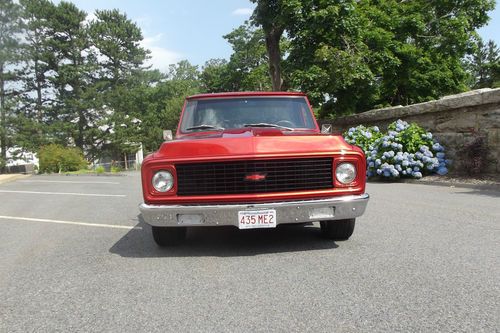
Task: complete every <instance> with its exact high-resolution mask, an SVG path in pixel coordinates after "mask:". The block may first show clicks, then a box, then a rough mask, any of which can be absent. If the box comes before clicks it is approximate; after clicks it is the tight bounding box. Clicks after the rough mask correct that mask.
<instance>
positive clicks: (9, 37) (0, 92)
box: [0, 0, 23, 160]
mask: <svg viewBox="0 0 500 333" xmlns="http://www.w3.org/2000/svg"><path fill="white" fill-rule="evenodd" d="M22 28H23V22H22V20H21V7H20V6H19V5H18V4H17V3H16V2H15V1H12V0H0V151H1V153H0V158H1V159H3V160H6V154H7V148H8V147H9V141H10V140H11V131H12V130H11V125H12V124H13V123H14V121H13V120H12V118H13V114H14V110H13V109H14V105H15V103H16V97H17V95H18V93H17V91H16V89H15V87H16V86H19V78H20V66H17V64H18V63H19V62H21V61H22V60H23V54H22V48H23V45H22V41H21V36H20V35H21V33H22Z"/></svg>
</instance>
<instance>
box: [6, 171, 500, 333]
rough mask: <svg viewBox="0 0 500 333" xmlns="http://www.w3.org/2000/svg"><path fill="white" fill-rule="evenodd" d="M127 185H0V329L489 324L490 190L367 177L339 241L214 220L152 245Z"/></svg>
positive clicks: (499, 282) (492, 315) (493, 251)
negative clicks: (363, 197) (353, 222)
mask: <svg viewBox="0 0 500 333" xmlns="http://www.w3.org/2000/svg"><path fill="white" fill-rule="evenodd" d="M139 182H140V181H139V177H138V174H128V175H126V176H122V177H110V176H108V177H106V176H100V177H91V176H36V177H30V178H28V179H22V180H18V181H16V182H11V183H7V184H2V185H0V332H55V331H61V332H73V331H74V332H76V331H81V332H103V331H108V332H138V331H148V332H151V331H161V332H188V331H189V332H305V331H309V332H395V331H400V332H417V331H420V332H437V331H440V332H499V331H500V193H499V192H494V191H482V190H476V189H464V188H458V187H456V188H450V187H441V186H430V185H412V184H369V186H368V192H370V194H371V196H372V198H371V202H370V204H369V206H368V209H367V212H366V215H364V216H363V217H362V218H359V219H358V221H357V226H356V230H355V232H354V235H353V237H352V238H351V239H350V240H349V241H346V242H332V241H327V240H324V239H321V238H319V228H318V226H317V225H312V226H305V227H282V228H277V229H276V230H251V231H239V230H237V229H232V228H222V229H221V228H213V229H197V230H192V231H190V232H189V233H188V239H187V241H186V243H185V244H184V245H183V246H180V247H178V248H173V249H159V248H157V247H156V246H155V245H154V243H153V240H152V237H151V235H150V228H149V227H148V226H147V225H145V224H144V223H142V222H141V221H140V219H139V218H138V209H137V205H138V204H139V202H140V201H141V194H140V184H139ZM40 192H42V193H40ZM68 193H70V194H68ZM96 195H99V196H96Z"/></svg>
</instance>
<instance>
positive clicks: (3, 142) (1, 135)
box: [0, 64, 7, 171]
mask: <svg viewBox="0 0 500 333" xmlns="http://www.w3.org/2000/svg"><path fill="white" fill-rule="evenodd" d="M3 69H4V67H3V64H0V150H1V151H2V152H1V155H0V157H1V159H2V160H3V161H4V162H5V161H6V160H7V124H6V121H7V116H6V112H5V81H4V79H3ZM0 171H3V170H0Z"/></svg>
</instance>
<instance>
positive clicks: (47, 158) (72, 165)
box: [38, 144, 87, 173]
mask: <svg viewBox="0 0 500 333" xmlns="http://www.w3.org/2000/svg"><path fill="white" fill-rule="evenodd" d="M38 158H39V162H40V172H41V173H61V172H66V171H77V170H80V169H82V168H85V167H86V166H87V161H86V160H85V158H84V157H83V153H82V151H81V150H80V149H79V148H72V147H63V146H61V145H57V144H50V145H47V146H44V147H42V148H41V149H40V151H39V153H38Z"/></svg>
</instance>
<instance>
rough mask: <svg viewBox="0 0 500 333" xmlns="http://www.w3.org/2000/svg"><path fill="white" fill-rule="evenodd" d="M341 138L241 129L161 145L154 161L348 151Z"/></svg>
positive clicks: (316, 134) (308, 133)
mask: <svg viewBox="0 0 500 333" xmlns="http://www.w3.org/2000/svg"><path fill="white" fill-rule="evenodd" d="M352 149H353V146H351V145H350V144H348V143H346V142H345V141H344V139H343V138H342V137H341V136H337V135H322V134H319V133H317V132H312V131H307V132H304V131H294V132H287V131H282V130H280V129H275V128H245V129H238V130H230V131H221V132H217V133H215V132H211V133H204V134H198V135H195V136H184V137H181V138H180V139H176V140H174V141H169V142H164V143H163V144H162V145H161V147H160V149H159V150H158V152H157V153H155V156H154V157H155V158H168V159H169V160H177V159H198V158H200V157H201V158H207V157H211V158H225V157H231V158H236V157H238V156H241V157H243V156H252V155H256V156H270V155H273V156H276V155H278V156H279V155H288V156H290V155H311V154H314V153H323V154H324V153H329V152H339V151H344V150H346V151H347V150H352Z"/></svg>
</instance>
